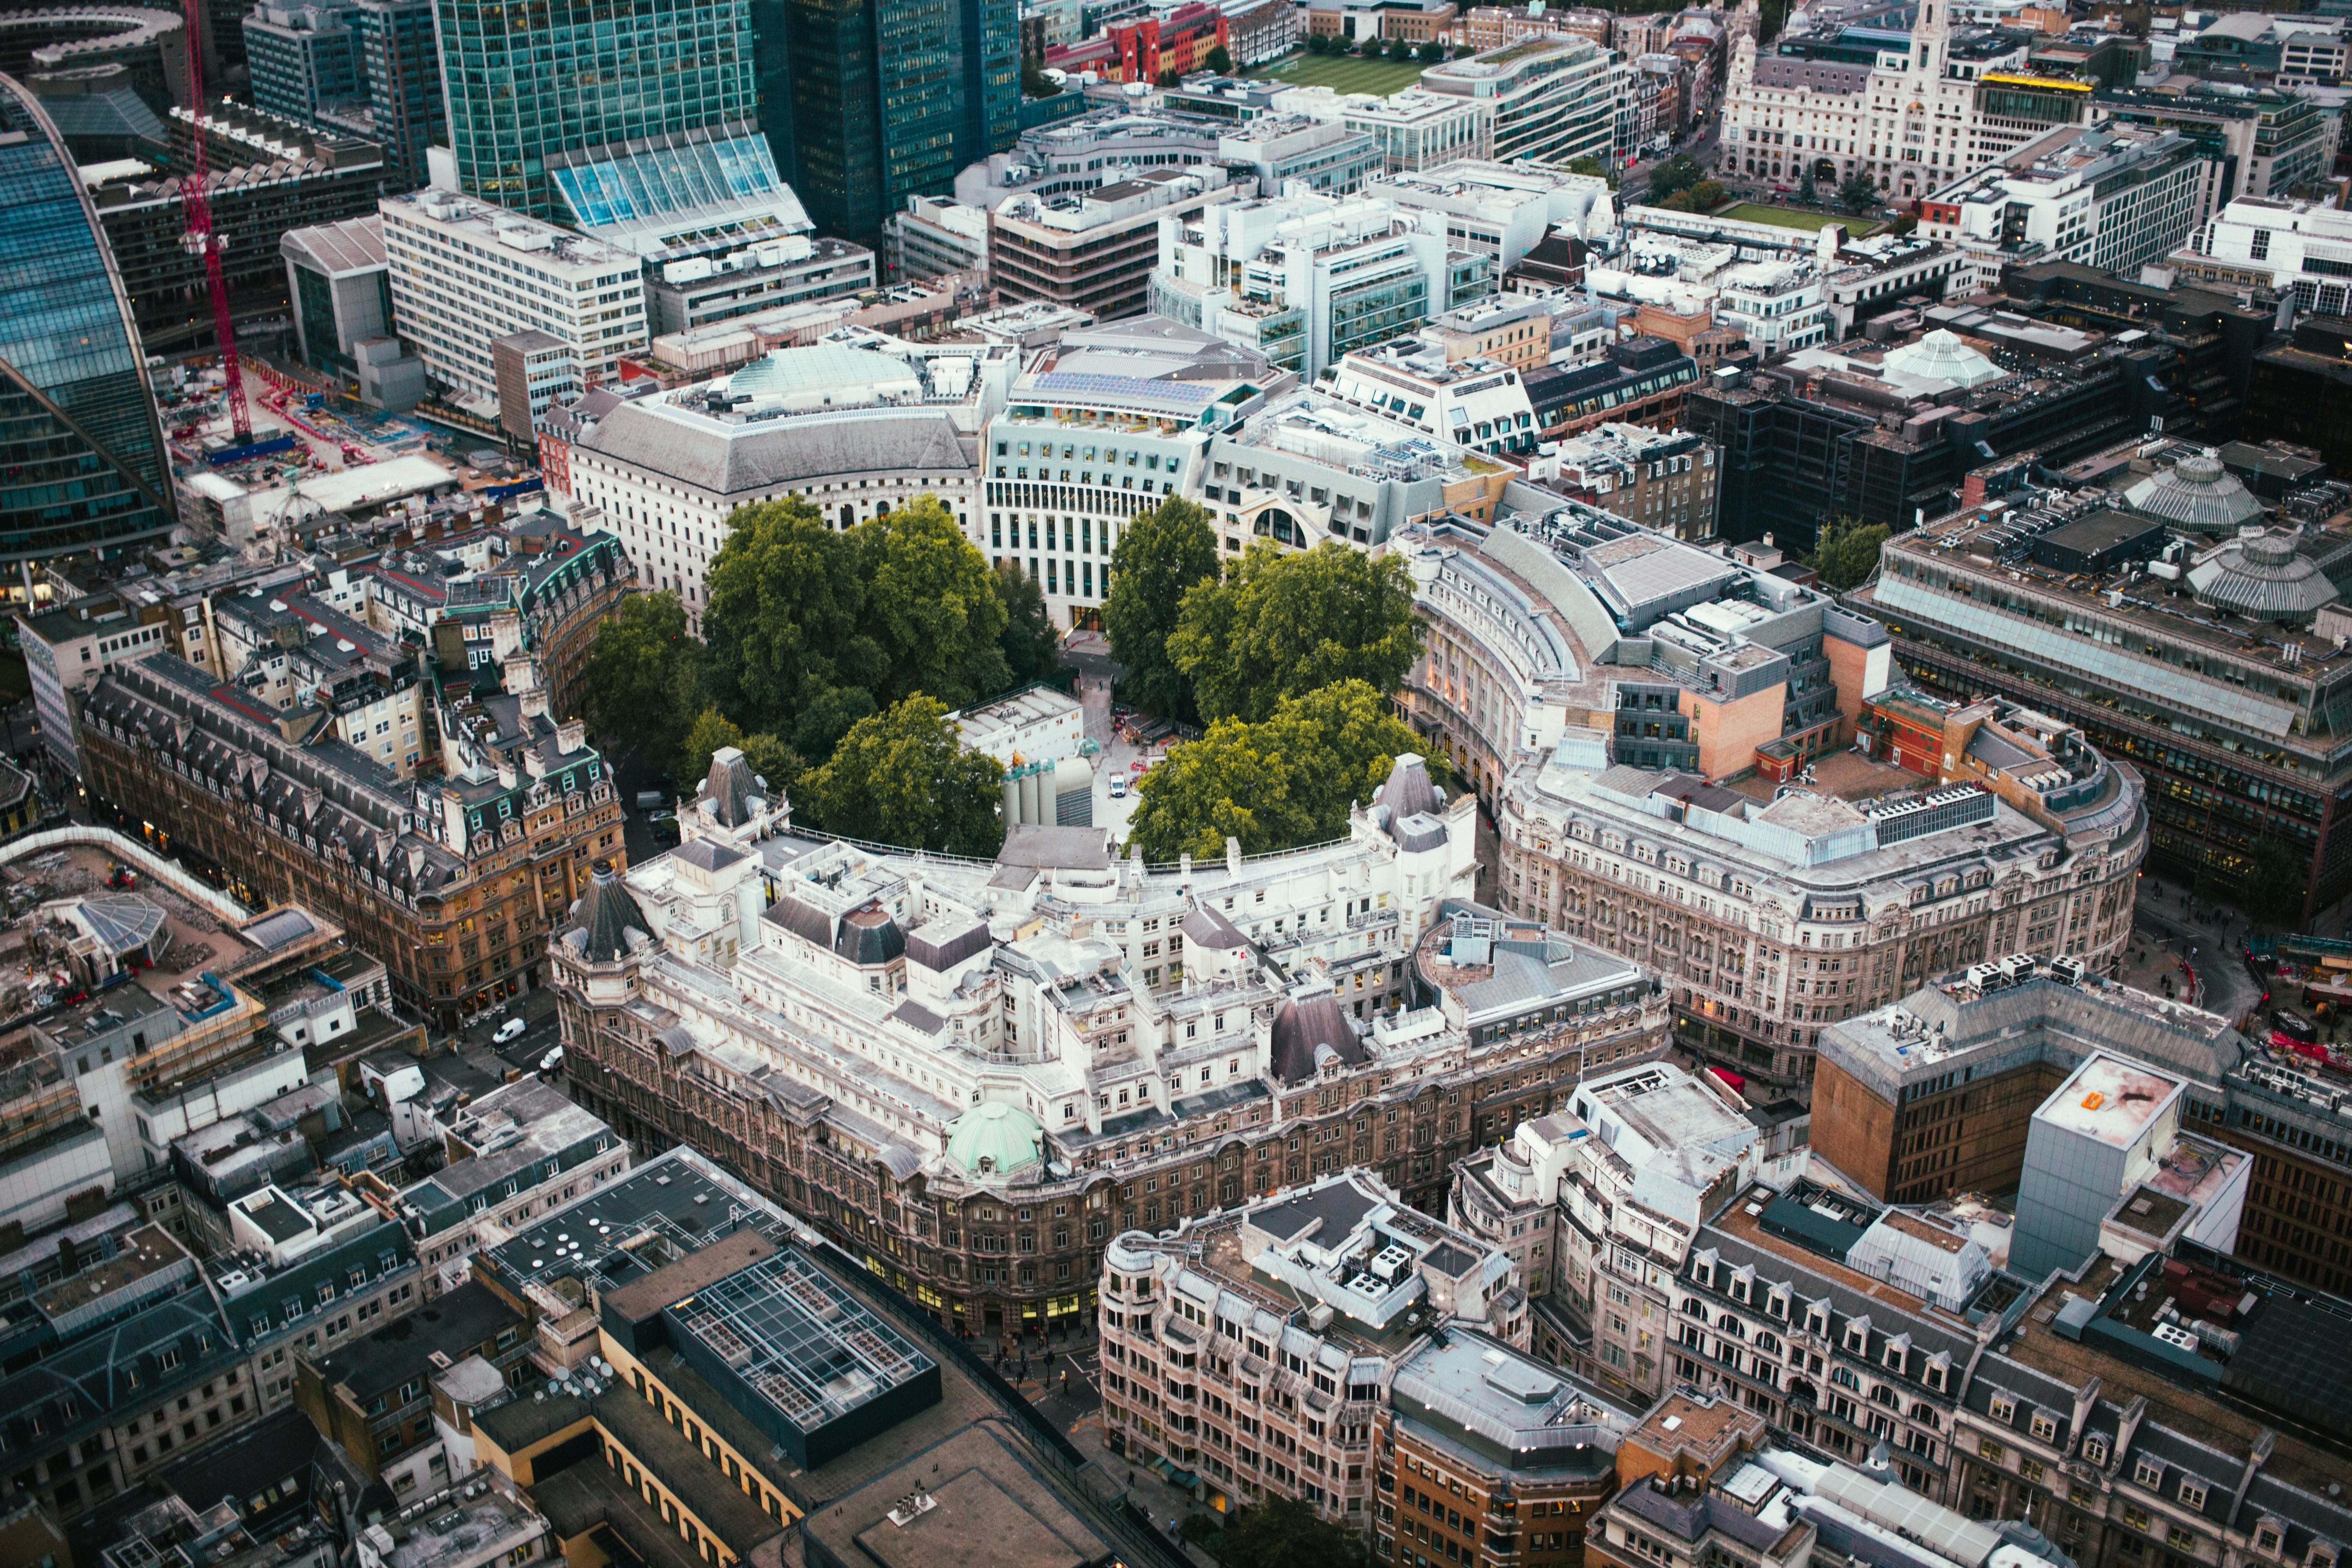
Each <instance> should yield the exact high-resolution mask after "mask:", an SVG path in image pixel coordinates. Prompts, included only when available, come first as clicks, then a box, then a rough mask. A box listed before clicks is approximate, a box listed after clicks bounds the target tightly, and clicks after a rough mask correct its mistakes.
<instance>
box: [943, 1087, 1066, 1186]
mask: <svg viewBox="0 0 2352 1568" xmlns="http://www.w3.org/2000/svg"><path fill="white" fill-rule="evenodd" d="M1044 1141H1045V1129H1044V1128H1042V1127H1040V1126H1038V1125H1037V1119H1036V1118H1035V1117H1034V1116H1031V1115H1030V1114H1029V1113H1028V1112H1027V1111H1025V1110H1022V1109H1021V1108H1020V1107H1019V1106H1017V1105H1003V1104H999V1103H996V1102H994V1101H991V1102H990V1103H989V1104H986V1105H975V1106H973V1107H972V1108H971V1110H967V1111H965V1112H964V1113H963V1114H962V1115H961V1116H959V1117H957V1118H956V1119H955V1125H954V1126H952V1127H950V1128H949V1129H948V1158H949V1159H950V1160H953V1161H954V1162H955V1163H957V1164H959V1165H961V1166H962V1167H963V1168H964V1169H965V1170H967V1171H970V1172H971V1173H973V1174H975V1175H985V1174H987V1173H991V1172H995V1173H1003V1172H1006V1171H1018V1170H1020V1169H1022V1168H1023V1167H1024V1166H1026V1165H1034V1164H1035V1163H1037V1146H1038V1145H1039V1144H1040V1143H1041V1142H1044Z"/></svg>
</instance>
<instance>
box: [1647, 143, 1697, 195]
mask: <svg viewBox="0 0 2352 1568" xmlns="http://www.w3.org/2000/svg"><path fill="white" fill-rule="evenodd" d="M1705 174H1706V171H1705V170H1703V169H1701V168H1700V167H1699V166H1698V160H1697V159H1696V158H1694V157H1692V156H1691V155H1690V154H1689V153H1675V155H1674V156H1673V157H1671V158H1669V159H1667V160H1666V161H1665V162H1664V163H1660V164H1659V165H1658V166H1657V167H1655V168H1654V169H1652V170H1651V171H1650V188H1649V192H1648V197H1647V199H1648V201H1649V205H1652V206H1654V207H1655V206H1664V205H1665V202H1666V198H1667V197H1668V196H1671V195H1674V194H1675V192H1677V191H1686V190H1689V189H1690V188H1691V187H1692V186H1693V185H1696V184H1698V183H1699V181H1700V179H1701V178H1703V177H1704V176H1705Z"/></svg>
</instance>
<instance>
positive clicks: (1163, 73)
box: [1103, 0, 1231, 85]
mask: <svg viewBox="0 0 2352 1568" xmlns="http://www.w3.org/2000/svg"><path fill="white" fill-rule="evenodd" d="M1103 31H1104V34H1105V36H1107V37H1108V38H1109V39H1110V44H1111V58H1110V60H1109V62H1108V64H1109V67H1110V70H1109V76H1110V79H1112V80H1113V81H1125V82H1144V83H1150V84H1155V85H1156V84H1158V83H1160V82H1163V81H1166V80H1169V79H1173V78H1181V77H1188V76H1191V75H1192V73H1193V72H1195V71H1201V70H1206V69H1208V68H1209V51H1210V50H1211V49H1222V48H1224V47H1225V45H1226V42H1227V40H1228V33H1229V28H1228V25H1227V22H1226V19H1225V12H1224V7H1223V6H1222V5H1210V4H1209V3H1208V0H1179V3H1178V4H1176V5H1170V6H1166V7H1162V8H1159V9H1156V10H1154V11H1151V12H1147V13H1145V14H1144V15H1142V16H1130V17H1127V18H1125V19H1123V20H1120V21H1117V22H1113V23H1111V24H1110V26H1108V27H1106V28H1104V29H1103ZM1227 52H1228V53H1229V54H1230V52H1231V51H1230V50H1229V51H1227Z"/></svg>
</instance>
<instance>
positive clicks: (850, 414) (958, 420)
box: [567, 331, 1020, 623]
mask: <svg viewBox="0 0 2352 1568" xmlns="http://www.w3.org/2000/svg"><path fill="white" fill-rule="evenodd" d="M1019 357H1020V356H1019V355H1018V353H1016V352H1015V351H1014V350H1013V349H1012V348H1010V347H1008V346H1006V345H1003V344H997V343H987V342H954V343H919V342H904V341H901V340H899V339H896V338H889V337H885V336H883V335H882V334H881V333H878V332H873V331H859V332H855V333H852V334H850V335H849V336H848V337H846V338H845V339H835V340H829V341H827V342H822V343H816V344H812V345H810V346H808V347H805V348H783V349H776V350H773V351H772V352H771V353H768V354H766V355H765V356H764V357H762V358H760V359H757V360H754V361H752V362H751V363H749V364H747V365H745V366H744V367H742V368H741V369H740V370H737V371H734V372H732V373H731V374H728V375H724V376H720V377H719V378H717V379H716V380H712V381H707V382H701V383H698V384H693V385H689V386H687V387H684V388H681V389H679V390H677V391H673V392H663V393H656V394H655V395H650V396H646V397H635V398H630V399H627V400H625V401H622V402H617V403H615V404H614V405H613V406H612V407H611V408H610V409H609V410H607V411H606V412H605V413H604V414H603V415H602V416H598V417H596V418H594V419H593V420H585V419H583V420H582V421H581V422H580V424H579V427H578V431H577V434H576V435H575V436H574V437H573V438H572V443H571V453H570V456H569V458H568V459H567V464H568V468H569V469H570V482H571V486H572V494H573V495H574V496H575V497H577V498H578V499H579V500H582V501H583V502H586V503H587V504H589V505H592V506H594V507H595V508H597V509H598V510H599V511H600V512H601V513H602V515H603V517H604V520H605V521H607V522H608V523H609V524H610V525H611V526H612V527H613V528H614V531H616V532H617V533H618V534H619V536H620V539H621V542H622V545H623V547H624V548H625V550H626V551H627V552H628V554H629V558H630V560H631V561H632V562H634V563H635V566H636V572H637V577H638V580H639V581H640V582H641V583H644V584H646V585H648V586H649V587H652V588H654V589H656V590H668V591H672V592H675V593H677V595H679V597H680V598H681V599H682V600H683V601H684V602H685V605H686V607H687V612H688V616H690V617H692V619H693V622H695V623H698V622H699V619H700V616H701V611H702V608H703V606H704V605H705V604H706V603H707V602H708V599H707V593H708V579H707V575H706V574H708V573H709V568H710V562H711V559H712V557H714V556H716V555H717V554H718V553H719V547H720V546H721V545H723V544H724V543H725V542H726V540H727V535H728V531H729V527H730V523H729V520H730V517H731V516H732V515H733V513H734V511H735V509H736V508H737V507H739V506H742V505H744V504H747V503H750V502H756V501H762V500H782V499H783V498H784V497H785V496H787V495H793V494H799V495H803V496H805V497H806V498H807V499H808V500H810V501H811V502H813V503H814V505H815V506H816V507H817V508H818V510H821V511H823V512H824V514H825V518H826V521H828V522H837V523H838V525H839V526H840V527H842V528H844V529H847V528H851V527H854V526H856V524H857V523H859V522H862V521H866V519H868V518H872V517H876V516H879V515H881V514H882V513H885V512H887V511H888V510H891V509H893V508H895V507H903V506H905V505H907V504H908V502H910V501H912V500H915V499H916V498H918V497H919V496H924V495H935V496H937V497H938V498H939V499H940V501H941V502H942V503H943V504H944V505H945V506H946V507H947V508H948V510H950V512H952V513H953V514H954V515H955V517H956V519H957V521H959V522H961V523H962V524H964V526H965V528H966V529H967V531H969V530H970V529H971V520H972V518H973V515H974V513H975V507H974V504H973V503H974V500H975V497H974V494H973V491H974V489H975V481H976V480H977V479H978V478H979V439H980V435H981V431H982V427H983V426H985V425H986V423H987V421H988V420H989V418H990V417H991V416H992V415H994V414H995V413H996V412H997V411H998V410H999V409H1000V408H1002V407H1003V405H1004V398H1005V395H1006V393H1007V389H1008V388H1009V386H1010V385H1011V384H1012V381H1013V374H1014V372H1015V371H1016V369H1017V367H1018V364H1019Z"/></svg>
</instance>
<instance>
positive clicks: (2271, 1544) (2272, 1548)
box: [2254, 1519, 2319, 1558]
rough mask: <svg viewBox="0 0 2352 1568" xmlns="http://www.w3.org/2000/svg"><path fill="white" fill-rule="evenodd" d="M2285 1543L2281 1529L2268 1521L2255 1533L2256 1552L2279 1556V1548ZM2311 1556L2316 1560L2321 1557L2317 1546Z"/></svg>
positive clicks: (2313, 1548)
mask: <svg viewBox="0 0 2352 1568" xmlns="http://www.w3.org/2000/svg"><path fill="white" fill-rule="evenodd" d="M2283 1543H2284V1537H2283V1536H2281V1535H2280V1533H2279V1527H2278V1526H2277V1525H2275V1524H2273V1523H2272V1522H2271V1521H2269V1520H2267V1519H2266V1520H2264V1521H2263V1522H2262V1524H2261V1526H2260V1527H2259V1528H2258V1529H2256V1530H2255V1531H2254V1550H2255V1551H2257V1552H2265V1553H2267V1554H2269V1555H2270V1556H2273V1557H2275V1556H2277V1555H2278V1550H2279V1547H2280V1546H2281V1545H2282V1544H2283ZM2311 1554H2312V1556H2313V1557H2315V1558H2316V1557H2317V1556H2318V1555H2319V1548H2318V1547H2317V1546H2316V1545H2314V1546H2313V1547H2312V1551H2311Z"/></svg>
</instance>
